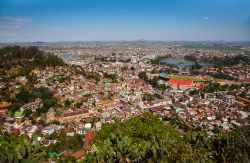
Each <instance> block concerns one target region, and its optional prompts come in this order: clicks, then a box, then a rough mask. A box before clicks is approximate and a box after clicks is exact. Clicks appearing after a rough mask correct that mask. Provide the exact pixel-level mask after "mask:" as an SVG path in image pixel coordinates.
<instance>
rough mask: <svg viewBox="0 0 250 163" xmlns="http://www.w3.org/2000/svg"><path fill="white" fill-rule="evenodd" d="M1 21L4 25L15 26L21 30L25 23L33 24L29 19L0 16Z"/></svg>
mask: <svg viewBox="0 0 250 163" xmlns="http://www.w3.org/2000/svg"><path fill="white" fill-rule="evenodd" d="M0 21H1V22H2V23H4V24H8V25H14V26H15V27H17V28H19V27H21V26H22V25H24V24H25V23H28V22H31V21H32V20H31V19H29V18H21V17H12V16H0Z"/></svg>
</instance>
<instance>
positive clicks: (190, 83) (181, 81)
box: [168, 79, 193, 86]
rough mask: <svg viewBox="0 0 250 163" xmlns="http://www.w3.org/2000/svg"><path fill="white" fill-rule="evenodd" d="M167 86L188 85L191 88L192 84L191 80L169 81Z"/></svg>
mask: <svg viewBox="0 0 250 163" xmlns="http://www.w3.org/2000/svg"><path fill="white" fill-rule="evenodd" d="M168 82H169V84H173V85H178V84H179V85H189V86H191V85H192V84H193V82H192V81H191V80H176V79H170V80H169V81H168Z"/></svg>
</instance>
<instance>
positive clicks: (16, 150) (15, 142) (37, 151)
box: [0, 135, 47, 162]
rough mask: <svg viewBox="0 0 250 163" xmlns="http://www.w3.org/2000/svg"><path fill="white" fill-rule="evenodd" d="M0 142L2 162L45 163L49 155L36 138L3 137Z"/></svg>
mask: <svg viewBox="0 0 250 163" xmlns="http://www.w3.org/2000/svg"><path fill="white" fill-rule="evenodd" d="M0 142H1V145H0V162H43V160H44V157H45V156H46V155H47V153H46V151H45V148H43V147H42V146H41V145H40V143H39V142H38V141H37V137H36V136H33V137H32V139H30V138H29V137H28V136H25V135H22V136H19V137H16V136H13V135H3V136H1V137H0Z"/></svg>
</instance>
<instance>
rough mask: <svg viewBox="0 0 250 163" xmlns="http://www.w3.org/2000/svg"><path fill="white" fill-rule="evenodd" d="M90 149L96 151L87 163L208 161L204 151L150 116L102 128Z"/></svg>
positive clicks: (88, 156)
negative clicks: (194, 146)
mask: <svg viewBox="0 0 250 163" xmlns="http://www.w3.org/2000/svg"><path fill="white" fill-rule="evenodd" d="M93 147H94V148H95V150H96V151H95V152H94V153H89V154H88V155H87V157H86V160H85V161H86V162H194V161H197V160H200V161H211V160H210V158H209V156H210V153H209V152H207V149H206V148H203V146H197V147H196V148H192V146H191V144H190V143H188V142H187V141H186V140H185V139H184V138H183V137H182V136H181V134H180V133H178V132H177V131H176V130H174V129H173V128H172V127H170V126H165V125H164V124H163V123H162V122H161V121H160V120H159V118H158V117H156V116H153V115H152V114H150V113H144V114H143V116H141V117H134V118H131V119H129V120H127V121H125V122H120V121H116V122H115V123H113V124H105V125H104V126H103V127H102V129H101V130H100V131H98V132H97V133H96V134H95V140H94V143H93Z"/></svg>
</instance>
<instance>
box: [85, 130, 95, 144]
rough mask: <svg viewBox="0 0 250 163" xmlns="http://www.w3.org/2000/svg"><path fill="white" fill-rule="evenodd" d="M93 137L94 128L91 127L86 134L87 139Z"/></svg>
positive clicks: (89, 139)
mask: <svg viewBox="0 0 250 163" xmlns="http://www.w3.org/2000/svg"><path fill="white" fill-rule="evenodd" d="M92 139H93V130H92V129H89V130H88V131H87V133H86V134H85V141H91V140H92Z"/></svg>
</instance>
